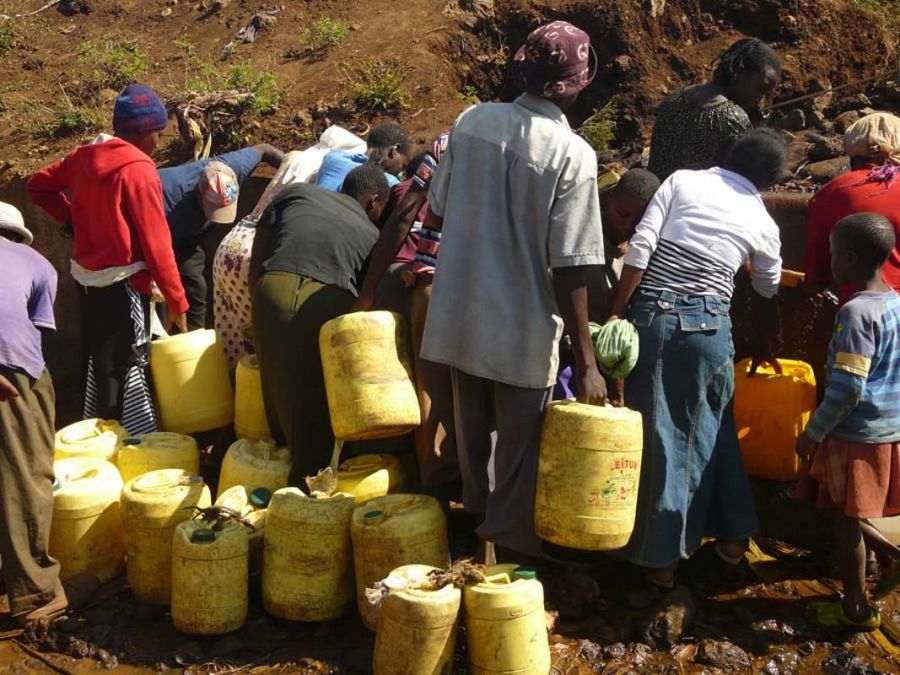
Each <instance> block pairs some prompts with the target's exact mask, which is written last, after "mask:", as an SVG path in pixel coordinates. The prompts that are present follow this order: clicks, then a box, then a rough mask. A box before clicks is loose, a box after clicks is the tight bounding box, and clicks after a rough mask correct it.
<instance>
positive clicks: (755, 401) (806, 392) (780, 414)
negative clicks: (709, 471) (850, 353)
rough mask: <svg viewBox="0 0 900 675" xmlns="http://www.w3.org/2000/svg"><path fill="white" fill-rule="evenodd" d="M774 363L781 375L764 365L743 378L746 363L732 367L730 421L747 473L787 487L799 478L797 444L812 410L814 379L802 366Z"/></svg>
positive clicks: (806, 366)
mask: <svg viewBox="0 0 900 675" xmlns="http://www.w3.org/2000/svg"><path fill="white" fill-rule="evenodd" d="M778 363H779V364H780V365H781V368H782V373H781V375H778V374H777V373H776V372H775V370H774V369H773V368H772V367H771V366H769V365H764V366H760V367H759V368H758V369H757V371H756V374H755V375H754V376H753V377H747V374H748V373H749V372H750V364H751V360H750V359H744V360H743V361H741V362H739V363H738V364H737V365H736V366H735V367H734V421H735V425H736V426H737V432H738V439H739V440H740V443H741V454H742V455H743V456H744V465H745V467H746V469H747V473H748V474H750V475H751V476H754V477H756V478H764V479H767V480H780V481H792V480H796V479H797V476H798V475H799V473H800V458H799V457H797V453H796V452H795V448H796V445H797V438H798V437H799V436H800V434H801V433H803V429H804V428H805V427H806V423H807V422H808V421H809V416H810V415H811V414H812V412H813V411H814V410H815V409H816V376H815V373H814V372H813V369H812V366H810V365H809V364H808V363H804V362H803V361H792V360H790V359H778Z"/></svg>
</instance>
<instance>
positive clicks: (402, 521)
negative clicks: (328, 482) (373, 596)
mask: <svg viewBox="0 0 900 675" xmlns="http://www.w3.org/2000/svg"><path fill="white" fill-rule="evenodd" d="M350 532H351V536H352V539H353V564H354V568H355V570H356V598H357V604H358V606H359V613H360V616H361V617H362V619H363V623H365V624H366V627H367V628H369V630H375V628H376V626H377V624H378V611H377V608H376V607H373V606H372V605H371V604H370V603H369V601H368V600H367V599H366V588H369V587H370V586H372V585H374V584H375V582H378V581H381V580H382V579H384V578H385V577H387V576H388V575H389V574H390V572H391V570H393V569H395V568H397V567H401V566H403V565H411V564H422V565H428V566H431V567H439V568H446V567H448V566H449V564H450V550H449V547H448V545H447V523H446V520H445V518H444V511H443V509H441V505H440V504H439V503H438V501H437V500H436V499H434V498H433V497H428V496H426V495H405V494H399V495H387V496H386V497H378V498H376V499H370V500H369V501H367V502H365V503H363V504H360V505H359V506H357V507H356V509H355V510H354V512H353V521H352V525H351V530H350Z"/></svg>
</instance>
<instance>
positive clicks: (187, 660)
mask: <svg viewBox="0 0 900 675" xmlns="http://www.w3.org/2000/svg"><path fill="white" fill-rule="evenodd" d="M205 658H206V656H205V654H204V652H203V647H202V645H201V644H200V643H199V642H184V643H182V644H180V645H179V646H178V647H176V648H175V663H177V664H178V665H179V666H193V665H195V664H197V663H203V660H204V659H205Z"/></svg>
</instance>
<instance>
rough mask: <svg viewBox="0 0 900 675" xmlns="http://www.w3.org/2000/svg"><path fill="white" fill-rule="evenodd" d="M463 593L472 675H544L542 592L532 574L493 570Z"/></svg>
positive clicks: (547, 647) (546, 646)
mask: <svg viewBox="0 0 900 675" xmlns="http://www.w3.org/2000/svg"><path fill="white" fill-rule="evenodd" d="M486 575H487V580H486V581H485V582H483V583H480V584H476V585H474V586H467V587H466V589H465V590H464V592H463V602H464V604H465V608H466V611H465V616H466V638H467V645H468V654H469V673H471V675H494V674H496V673H503V674H504V675H507V674H508V673H515V674H516V675H547V673H549V672H550V644H549V640H548V638H547V621H546V619H545V616H544V588H543V586H541V582H540V581H538V580H537V577H536V575H535V573H534V570H532V569H528V568H521V567H517V566H516V565H496V566H494V567H489V568H488V569H487V571H486Z"/></svg>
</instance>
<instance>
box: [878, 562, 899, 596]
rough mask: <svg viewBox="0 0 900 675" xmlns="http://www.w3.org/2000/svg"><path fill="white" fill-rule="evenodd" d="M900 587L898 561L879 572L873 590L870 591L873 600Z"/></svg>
mask: <svg viewBox="0 0 900 675" xmlns="http://www.w3.org/2000/svg"><path fill="white" fill-rule="evenodd" d="M898 587H900V562H896V563H894V564H893V565H891V566H890V567H888V568H887V569H886V570H884V571H883V572H882V573H881V577H880V578H879V579H878V584H876V586H875V591H874V592H873V593H872V598H873V599H874V600H881V599H883V598H885V597H887V596H888V595H890V594H891V593H892V592H893V591H895V590H896V589H897V588H898Z"/></svg>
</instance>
